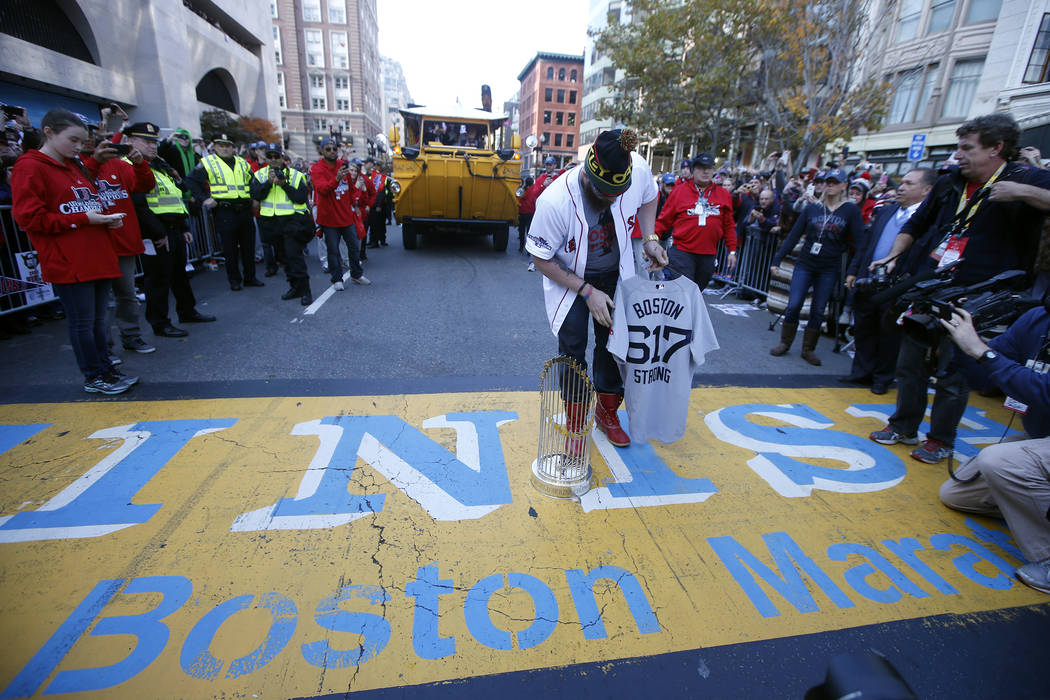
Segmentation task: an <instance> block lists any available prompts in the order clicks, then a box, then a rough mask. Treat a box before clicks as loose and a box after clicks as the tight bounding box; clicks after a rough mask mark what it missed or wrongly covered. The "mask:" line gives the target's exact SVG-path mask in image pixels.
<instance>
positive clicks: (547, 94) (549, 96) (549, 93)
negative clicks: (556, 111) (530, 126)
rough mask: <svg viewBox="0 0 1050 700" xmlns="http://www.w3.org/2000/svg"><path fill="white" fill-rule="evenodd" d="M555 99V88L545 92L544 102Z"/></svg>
mask: <svg viewBox="0 0 1050 700" xmlns="http://www.w3.org/2000/svg"><path fill="white" fill-rule="evenodd" d="M553 99H554V88H546V89H545V90H544V91H543V101H544V102H550V101H551V100H553Z"/></svg>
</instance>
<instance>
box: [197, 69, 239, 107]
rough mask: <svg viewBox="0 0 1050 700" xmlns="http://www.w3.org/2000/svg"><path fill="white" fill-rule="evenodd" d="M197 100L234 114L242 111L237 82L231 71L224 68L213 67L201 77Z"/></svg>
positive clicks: (198, 84)
mask: <svg viewBox="0 0 1050 700" xmlns="http://www.w3.org/2000/svg"><path fill="white" fill-rule="evenodd" d="M197 101H198V102H203V103H204V104H206V105H210V106H212V107H217V108H219V109H224V110H226V111H227V112H233V113H234V114H237V113H239V112H240V100H239V99H238V96H237V83H235V82H234V80H233V76H232V75H230V72H229V71H227V70H225V69H223V68H213V69H212V70H210V71H208V72H207V73H205V74H204V77H203V78H201V79H200V82H199V83H197Z"/></svg>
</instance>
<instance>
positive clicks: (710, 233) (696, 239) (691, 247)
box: [656, 180, 736, 255]
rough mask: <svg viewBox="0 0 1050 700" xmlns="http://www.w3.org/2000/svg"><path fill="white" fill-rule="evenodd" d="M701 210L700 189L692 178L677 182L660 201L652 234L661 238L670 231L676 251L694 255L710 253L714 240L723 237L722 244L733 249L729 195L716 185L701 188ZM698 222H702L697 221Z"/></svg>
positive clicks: (715, 242)
mask: <svg viewBox="0 0 1050 700" xmlns="http://www.w3.org/2000/svg"><path fill="white" fill-rule="evenodd" d="M704 197H705V200H706V204H704V205H703V206H704V211H702V212H701V211H699V210H698V205H700V204H701V202H700V190H698V189H697V187H696V183H695V182H693V181H692V180H686V181H683V182H679V183H678V184H677V185H675V186H674V189H673V190H671V194H670V195H668V197H667V201H666V202H664V206H663V209H661V210H660V216H658V217H657V218H656V233H658V234H660V236H661V237H663V235H664V233H665V232H666V231H667V230H669V229H670V230H671V231H672V232H673V233H674V244H675V247H676V248H678V249H679V250H683V251H685V252H687V253H696V254H698V255H714V254H715V253H716V252H718V241H720V240H721V239H722V238H725V241H726V247H727V248H728V249H729V250H736V223H734V221H733V198H732V197H731V196H730V195H729V192H727V191H726V190H725V188H723V187H722V186H720V185H715V184H711V185H708V186H707V187H705V188H704ZM701 221H702V223H701Z"/></svg>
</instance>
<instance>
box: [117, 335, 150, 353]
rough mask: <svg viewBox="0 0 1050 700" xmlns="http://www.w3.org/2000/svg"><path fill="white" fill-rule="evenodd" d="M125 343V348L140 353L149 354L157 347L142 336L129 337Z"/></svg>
mask: <svg viewBox="0 0 1050 700" xmlns="http://www.w3.org/2000/svg"><path fill="white" fill-rule="evenodd" d="M123 345H124V349H125V350H133V351H135V352H137V353H138V354H140V355H148V354H149V353H151V352H153V351H155V350H156V349H157V348H155V347H153V346H152V345H150V344H149V343H147V342H146V341H145V340H143V339H142V338H129V339H128V340H125V341H124V343H123Z"/></svg>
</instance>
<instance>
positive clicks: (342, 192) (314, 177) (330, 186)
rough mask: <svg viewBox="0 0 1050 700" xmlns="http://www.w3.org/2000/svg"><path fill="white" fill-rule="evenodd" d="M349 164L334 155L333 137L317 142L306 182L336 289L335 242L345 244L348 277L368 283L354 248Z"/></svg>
mask: <svg viewBox="0 0 1050 700" xmlns="http://www.w3.org/2000/svg"><path fill="white" fill-rule="evenodd" d="M350 171H351V167H350V164H349V163H347V162H345V161H343V160H342V159H340V158H339V157H338V145H337V144H336V142H335V139H333V138H326V139H325V140H323V141H321V160H319V161H317V162H316V163H314V164H313V165H312V166H311V167H310V181H311V183H313V187H314V206H316V207H317V219H316V221H317V225H318V226H320V227H321V231H322V232H323V233H324V242H325V246H326V247H327V248H328V275H329V279H331V280H332V285H333V286H334V287H335V289H336V291H343V289H344V287H343V264H342V258H341V257H340V255H339V241H340V240H342V241H344V242H345V243H346V250H347V253H348V254H349V258H348V259H349V261H350V280H351V281H352V282H353V283H354V284H371V282H370V281H369V279H368V278H367V277H365V274H364V270H362V269H361V262H360V255H361V253H360V251H359V250H358V247H357V214H356V213H355V212H354V205H355V204H356V203H357V200H358V198H359V195H358V194H357V192H359V190H358V189H357V188H356V186H355V184H356V183H354V182H351V181H350V178H349V174H350Z"/></svg>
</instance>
